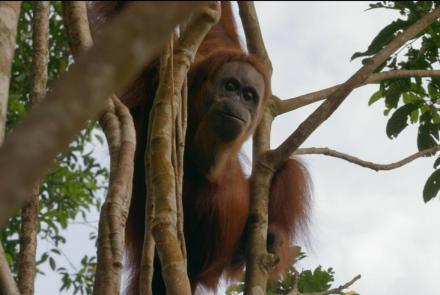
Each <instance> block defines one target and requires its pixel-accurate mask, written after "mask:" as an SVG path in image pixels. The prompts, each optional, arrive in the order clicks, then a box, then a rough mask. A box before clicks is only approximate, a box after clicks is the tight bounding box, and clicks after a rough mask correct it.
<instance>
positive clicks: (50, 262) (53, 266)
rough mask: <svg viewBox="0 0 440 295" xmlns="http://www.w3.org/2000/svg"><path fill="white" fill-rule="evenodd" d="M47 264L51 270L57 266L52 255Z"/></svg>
mask: <svg viewBox="0 0 440 295" xmlns="http://www.w3.org/2000/svg"><path fill="white" fill-rule="evenodd" d="M49 266H50V268H51V269H52V270H55V268H56V267H57V264H56V262H55V259H53V257H50V258H49Z"/></svg>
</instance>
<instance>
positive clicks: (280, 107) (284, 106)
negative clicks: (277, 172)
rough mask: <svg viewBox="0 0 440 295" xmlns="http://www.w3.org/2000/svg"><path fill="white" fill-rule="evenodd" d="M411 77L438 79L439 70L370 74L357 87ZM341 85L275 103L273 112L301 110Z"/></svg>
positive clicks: (277, 113)
mask: <svg viewBox="0 0 440 295" xmlns="http://www.w3.org/2000/svg"><path fill="white" fill-rule="evenodd" d="M413 77H420V78H423V77H432V78H439V77H440V70H395V71H387V72H381V73H375V74H371V76H370V77H369V78H368V79H367V80H366V81H365V83H363V84H361V85H359V87H361V86H364V85H367V84H374V83H378V82H380V81H384V80H390V79H398V78H413ZM341 85H342V84H338V85H335V86H332V87H328V88H325V89H322V90H319V91H315V92H311V93H308V94H304V95H301V96H297V97H294V98H290V99H286V100H282V99H278V100H277V101H276V105H275V110H276V115H282V114H284V113H287V112H290V111H293V110H296V109H299V108H302V107H304V106H306V105H309V104H312V103H315V102H317V101H321V100H324V99H326V98H327V97H328V96H329V95H330V94H331V93H333V92H334V91H335V90H336V89H338V88H339V87H341Z"/></svg>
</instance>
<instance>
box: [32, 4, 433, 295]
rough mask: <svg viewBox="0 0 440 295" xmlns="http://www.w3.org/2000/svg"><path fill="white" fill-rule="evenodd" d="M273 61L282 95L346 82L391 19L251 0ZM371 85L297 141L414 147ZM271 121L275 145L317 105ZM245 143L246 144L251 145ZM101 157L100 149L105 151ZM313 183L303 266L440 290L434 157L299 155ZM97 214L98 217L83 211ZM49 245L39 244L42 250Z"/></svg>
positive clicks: (362, 285) (378, 149)
mask: <svg viewBox="0 0 440 295" xmlns="http://www.w3.org/2000/svg"><path fill="white" fill-rule="evenodd" d="M256 7H257V12H258V15H259V17H260V24H261V27H262V31H263V36H264V38H265V40H266V46H267V49H268V51H269V54H270V56H271V58H272V63H273V68H274V76H273V85H272V88H273V92H274V93H275V94H276V95H278V96H279V97H281V98H290V97H294V96H297V95H301V94H305V93H308V92H311V91H316V90H319V89H322V88H325V87H329V86H333V85H335V84H337V83H341V82H343V81H345V80H346V79H347V78H348V77H350V75H351V74H353V73H354V72H355V71H356V70H357V69H358V68H359V67H360V61H359V60H356V61H354V62H350V57H351V55H352V54H353V53H354V52H356V51H363V50H365V49H366V48H367V46H368V44H369V43H370V42H371V40H372V38H373V37H374V36H375V35H376V34H377V32H378V31H379V30H380V29H381V28H383V27H384V25H386V24H388V23H389V22H390V21H391V20H392V19H394V18H395V17H396V13H395V12H393V11H389V10H383V11H382V10H373V11H365V9H366V8H367V3H362V2H307V3H306V2H280V3H278V2H270V3H263V2H257V3H256ZM375 89H376V87H374V86H368V87H363V88H362V89H358V90H356V91H354V92H353V93H352V94H351V95H350V96H349V97H348V98H347V100H346V102H344V104H343V105H342V106H341V107H340V108H339V109H338V111H336V113H335V114H334V115H333V116H332V117H331V118H330V119H329V120H328V121H327V122H325V123H324V124H323V125H322V126H321V127H320V128H319V129H318V130H317V131H316V132H315V133H314V134H313V135H312V136H311V137H310V138H309V139H308V140H307V141H306V142H305V144H304V145H303V147H329V148H333V149H336V150H339V151H341V152H346V153H349V154H352V155H354V156H358V157H360V158H362V159H365V160H370V161H373V162H379V163H389V162H395V161H397V160H400V159H401V158H403V157H406V156H407V155H409V154H411V153H414V152H416V151H417V146H416V128H407V129H408V130H405V131H404V132H403V133H402V134H401V135H400V136H399V138H398V139H395V140H392V141H391V140H389V139H388V138H387V136H386V134H385V126H386V122H387V118H385V117H384V116H383V103H382V102H380V103H376V104H375V105H373V106H372V107H368V105H367V101H368V99H369V96H370V95H371V94H372V93H373V91H375ZM316 106H317V105H312V106H309V107H307V108H305V109H304V110H299V111H296V112H294V113H292V114H288V115H284V116H282V117H281V118H278V119H277V120H276V121H275V124H274V128H273V136H272V138H273V140H272V146H273V147H275V146H276V145H278V144H279V143H281V142H282V140H283V139H285V138H286V137H287V136H288V135H289V134H290V133H291V132H292V131H293V130H294V129H295V128H296V126H298V124H299V123H300V122H301V121H302V120H303V119H304V118H305V117H306V116H307V115H308V114H309V113H310V112H311V111H313V110H314V109H315V108H316ZM249 150H250V149H249V144H247V145H246V147H245V151H246V152H247V153H248V152H249ZM103 154H104V155H107V152H105V151H104V152H103ZM302 159H303V160H304V162H305V163H306V165H307V167H308V168H309V170H310V174H311V176H312V180H313V187H314V193H313V205H312V218H311V220H312V223H311V226H310V235H309V236H310V237H309V241H308V243H307V244H308V245H307V246H305V248H304V249H305V251H306V252H307V254H308V255H309V257H308V258H306V259H305V261H304V263H303V267H307V268H311V267H313V268H314V267H316V266H318V265H319V264H321V265H322V266H323V267H325V268H327V267H333V268H334V270H335V272H336V282H335V285H340V284H343V283H346V282H347V281H349V280H351V279H352V278H353V277H354V276H355V275H357V274H361V275H362V279H361V280H359V281H358V282H356V283H355V284H354V285H353V286H352V289H353V290H355V291H358V292H359V293H360V294H375V295H388V294H401V295H405V294H408V295H410V294H440V282H439V280H438V278H439V275H440V251H439V248H440V235H439V234H438V232H439V228H440V217H439V216H440V215H439V210H440V202H439V201H438V199H435V200H434V201H431V202H430V203H428V204H424V203H423V201H422V189H423V185H424V182H425V180H426V179H427V177H428V176H429V175H430V173H431V172H432V171H433V170H432V164H433V160H432V159H422V160H417V161H416V162H413V163H411V164H409V165H407V166H405V167H403V168H400V169H398V170H395V171H389V172H379V173H377V172H374V171H371V170H367V169H365V168H361V167H359V166H356V165H353V164H349V163H347V162H344V161H342V160H338V159H333V158H329V157H326V156H303V157H302ZM90 219H91V220H96V215H95V216H92V217H91V218H90ZM89 232H90V230H89V229H87V228H86V227H84V226H83V225H75V226H72V229H71V230H69V232H68V233H67V235H68V237H69V238H70V240H68V243H69V245H68V246H66V247H65V248H64V249H65V253H67V254H68V256H69V258H70V259H71V260H72V261H73V263H74V264H75V265H79V257H80V256H81V257H82V254H83V253H84V252H85V251H86V252H88V253H93V245H91V243H90V242H89V241H88V239H87V237H88V233H89ZM47 249H48V246H47V245H45V244H44V242H43V243H41V244H40V246H39V251H40V252H44V251H45V250H47ZM58 286H59V278H58V277H57V276H56V275H50V271H47V276H46V277H41V276H40V277H39V278H38V280H37V286H36V288H37V293H36V294H41V295H42V294H58V293H59V292H58V288H59V287H58Z"/></svg>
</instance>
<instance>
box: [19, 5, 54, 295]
mask: <svg viewBox="0 0 440 295" xmlns="http://www.w3.org/2000/svg"><path fill="white" fill-rule="evenodd" d="M33 5H34V7H33V18H34V19H33V23H32V45H33V52H32V74H31V85H30V88H31V90H30V107H34V106H35V105H37V104H38V103H40V102H41V101H42V100H43V99H44V97H45V96H46V84H47V65H48V62H49V1H38V2H34V3H33ZM39 195H40V181H37V182H36V183H35V184H34V187H33V190H32V195H31V196H30V201H29V202H28V203H27V204H26V206H25V207H24V208H23V210H22V215H21V231H20V253H19V257H18V288H19V290H20V293H21V294H22V295H33V294H34V284H35V272H36V261H35V255H36V252H37V232H38V202H39Z"/></svg>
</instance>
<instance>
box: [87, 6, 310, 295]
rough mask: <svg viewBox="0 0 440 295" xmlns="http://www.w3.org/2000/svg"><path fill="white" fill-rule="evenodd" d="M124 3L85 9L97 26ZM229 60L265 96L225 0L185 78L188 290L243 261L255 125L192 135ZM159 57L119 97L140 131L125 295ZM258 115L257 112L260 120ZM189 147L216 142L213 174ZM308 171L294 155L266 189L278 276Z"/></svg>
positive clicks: (232, 273)
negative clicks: (246, 160)
mask: <svg viewBox="0 0 440 295" xmlns="http://www.w3.org/2000/svg"><path fill="white" fill-rule="evenodd" d="M123 6H124V4H120V3H116V2H111V3H110V4H109V3H107V4H106V3H102V2H98V3H97V4H94V5H92V8H93V12H92V13H91V14H90V15H91V17H92V18H95V21H92V22H91V24H92V25H95V26H98V28H95V31H99V26H100V25H102V24H103V23H105V22H106V21H107V20H109V19H111V17H113V16H114V15H115V14H117V12H118V11H119V10H121V9H122V8H123ZM230 61H240V62H246V63H249V64H250V65H252V66H253V67H254V68H255V69H256V70H257V71H258V72H259V73H260V74H261V75H262V76H263V77H264V79H265V86H266V87H265V94H264V100H265V101H267V98H268V96H269V93H270V89H269V81H268V79H267V75H266V73H265V71H264V69H263V67H262V66H261V65H260V64H259V63H258V61H257V60H256V59H255V58H254V57H253V56H251V55H248V54H247V53H245V52H244V50H243V49H242V48H241V47H240V41H239V38H238V35H237V30H236V28H235V22H234V18H233V13H232V9H231V4H230V2H222V17H221V19H220V21H219V23H218V24H216V25H215V26H214V27H213V28H212V29H211V31H210V32H209V33H208V35H207V36H206V38H205V40H204V41H203V42H202V44H201V46H200V48H199V51H198V52H197V55H196V60H195V63H194V65H193V66H192V67H191V70H190V73H189V79H188V85H189V91H188V111H189V114H188V131H187V137H186V150H185V163H184V184H183V202H184V204H183V205H184V230H185V239H186V245H187V252H188V274H189V277H190V282H191V286H192V289H193V290H195V288H196V287H197V286H199V285H201V286H204V287H206V288H209V289H215V288H216V287H217V284H218V282H219V279H220V277H221V276H222V274H225V275H226V277H228V278H237V276H238V275H239V274H240V273H241V271H242V269H243V266H244V245H245V241H246V222H247V218H248V214H249V181H248V180H247V179H246V177H245V174H244V173H243V171H242V168H241V164H240V161H239V156H238V153H239V150H240V148H241V146H242V144H243V142H244V141H245V139H246V138H247V137H248V136H249V135H251V134H252V133H253V132H254V129H255V126H256V125H257V122H254V124H253V126H252V128H250V129H249V130H247V133H246V134H243V136H241V137H240V138H238V139H236V140H235V141H234V142H233V143H228V144H226V143H222V142H220V141H219V140H218V139H217V138H215V136H214V135H211V134H202V135H196V130H197V127H198V126H199V125H200V122H201V119H202V116H203V115H204V114H203V107H202V106H201V104H202V97H203V95H204V94H205V93H206V92H207V89H208V88H209V87H210V86H211V85H212V83H211V80H212V78H213V77H214V75H215V73H216V72H217V70H218V69H219V68H220V67H221V66H222V65H223V64H225V63H227V62H230ZM156 65H157V62H156V63H153V64H152V65H150V66H149V67H148V68H147V69H146V70H145V72H144V73H143V74H142V75H141V77H139V78H138V79H137V80H136V81H135V82H133V84H132V86H131V87H130V88H129V89H128V90H127V91H126V93H125V94H124V95H123V96H122V100H123V101H124V103H125V104H127V106H129V107H130V109H131V113H132V115H133V118H134V120H135V126H136V132H137V150H136V155H135V171H134V179H133V195H132V203H131V208H130V213H129V217H128V221H127V228H126V244H127V260H128V263H129V267H130V269H131V278H130V282H129V284H128V285H129V288H128V289H127V293H128V294H133V295H134V294H138V285H139V269H140V257H141V250H142V242H143V235H144V231H145V226H144V216H145V215H144V214H145V213H144V208H145V196H146V187H145V169H144V154H145V146H146V138H147V134H146V133H147V131H146V130H147V124H148V114H149V110H150V108H151V104H152V101H153V98H154V94H155V89H156V87H157V80H158V78H157V66H156ZM260 117H261V113H260V114H258V118H257V121H258V120H259V118H260ZM194 145H198V146H200V145H204V146H205V147H204V148H210V147H212V146H213V145H215V146H216V149H215V151H216V152H217V153H219V155H218V157H219V158H220V159H221V160H220V161H218V162H215V163H205V164H206V165H215V166H216V167H214V168H215V169H216V171H217V172H216V173H215V177H208V175H205V174H204V173H203V172H201V170H200V169H199V167H200V165H199V162H200V161H202V160H203V159H200V157H199V155H198V154H197V153H196V152H194V153H193V152H192V151H193V146H194ZM307 183H308V181H307V173H306V172H305V170H304V168H303V166H302V165H301V164H300V163H299V162H297V161H296V160H289V161H288V162H287V163H286V164H285V165H284V166H283V167H281V169H280V170H279V171H278V172H277V173H276V174H275V176H274V179H273V181H272V186H271V189H270V201H269V232H270V233H271V234H273V236H274V237H275V239H274V241H275V242H274V244H273V245H272V246H273V250H274V251H275V252H276V253H277V254H278V255H279V256H280V259H281V263H280V264H279V266H278V267H277V268H276V269H275V272H276V273H282V272H283V271H284V270H285V269H286V268H288V267H289V266H290V263H291V258H290V254H289V253H290V251H289V244H290V241H291V240H292V239H293V238H294V236H295V234H296V233H297V232H298V230H299V229H300V228H301V227H303V226H304V225H305V221H307V211H308V200H309V194H308V185H307ZM153 290H154V293H155V294H164V293H165V286H164V284H163V281H162V278H161V275H160V264H159V263H158V259H157V257H156V259H155V272H154V277H153Z"/></svg>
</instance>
